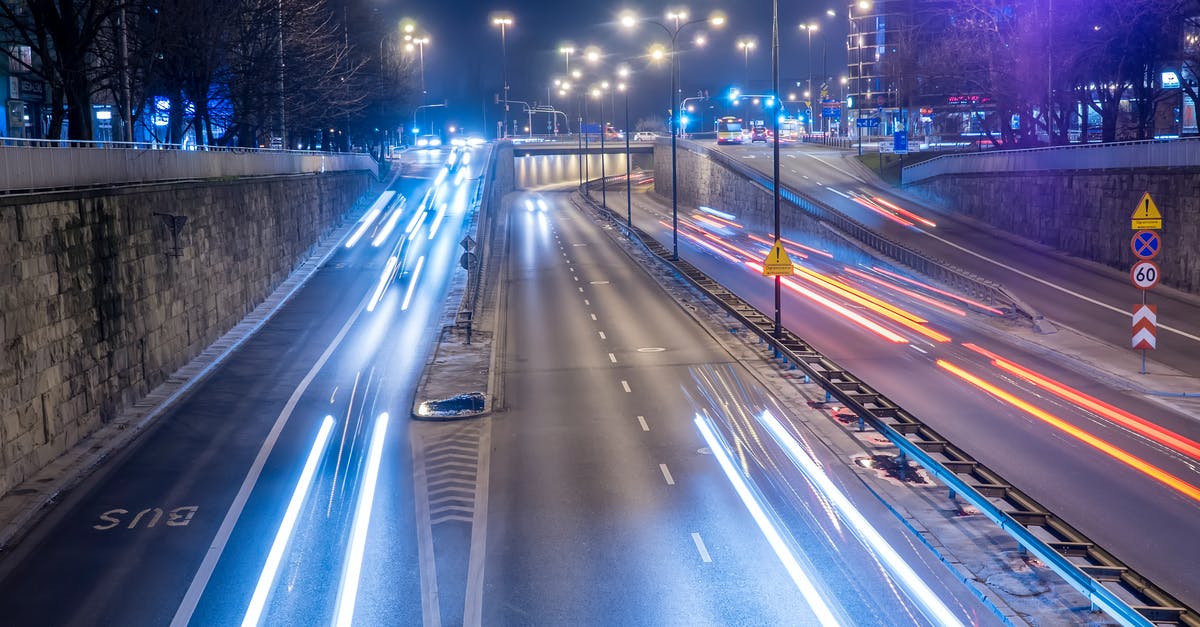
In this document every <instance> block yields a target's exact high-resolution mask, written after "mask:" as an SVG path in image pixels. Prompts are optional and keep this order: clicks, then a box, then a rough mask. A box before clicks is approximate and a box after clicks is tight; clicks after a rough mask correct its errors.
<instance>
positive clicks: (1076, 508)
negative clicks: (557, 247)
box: [609, 153, 1200, 606]
mask: <svg viewBox="0 0 1200 627" xmlns="http://www.w3.org/2000/svg"><path fill="white" fill-rule="evenodd" d="M794 154H796V155H797V156H795V157H785V159H787V162H788V163H789V169H792V168H794V169H795V170H796V172H795V176H796V178H797V179H799V181H800V182H801V183H802V184H803V185H810V186H816V185H817V182H818V181H819V182H820V183H821V187H822V188H832V189H833V190H837V191H836V192H835V191H832V190H830V189H826V192H827V193H828V194H829V195H830V196H833V197H835V198H839V199H841V196H840V195H839V194H847V195H849V193H850V192H851V191H852V189H849V188H848V189H844V190H843V189H838V185H837V184H835V181H834V180H832V176H831V175H829V174H828V173H825V174H818V171H817V170H816V169H813V168H812V167H811V166H806V164H809V163H822V162H823V161H824V160H826V159H831V158H832V159H836V157H832V156H822V155H819V154H818V155H817V156H815V157H812V156H807V155H805V154H803V153H794ZM826 154H828V153H826ZM793 162H794V165H791V164H792V163H793ZM843 176H846V175H843ZM804 177H808V178H807V179H806V178H804ZM818 177H820V178H819V179H818ZM826 179H830V180H826ZM805 181H811V183H805ZM798 186H802V185H798ZM856 186H861V183H858V182H857V181H856ZM869 193H870V194H872V195H877V194H878V192H877V191H874V190H871V191H870V192H869ZM623 200H624V198H623V195H622V194H610V195H609V204H610V205H613V206H615V207H616V210H617V212H618V213H619V214H621V215H624V211H625V209H624V203H623ZM843 200H844V199H843ZM850 202H853V201H850ZM635 209H636V210H635V212H634V222H635V224H636V225H637V226H639V227H641V228H643V229H645V230H647V231H648V232H651V233H653V234H654V235H655V237H657V238H658V239H659V240H660V241H662V242H663V243H664V244H667V245H669V242H670V238H671V231H670V219H671V218H670V213H671V209H670V205H669V201H663V200H662V199H660V198H658V197H656V196H654V195H653V194H639V195H637V196H635ZM715 209H717V210H718V211H719V210H720V209H721V208H715ZM912 211H914V212H916V213H917V214H918V215H923V217H926V218H936V216H934V215H933V214H930V213H925V212H923V211H922V210H921V209H920V208H917V207H914V208H913V209H912ZM682 215H683V220H682V231H681V237H680V254H681V256H682V257H684V258H685V259H687V260H688V261H691V262H692V263H693V264H695V265H697V266H698V267H700V268H701V269H702V270H703V271H705V272H706V273H707V274H708V275H709V276H711V277H713V278H714V279H716V280H718V281H719V282H721V283H722V284H724V285H726V286H727V287H729V288H731V289H733V290H734V291H735V292H737V293H738V294H739V295H741V296H742V297H743V298H745V299H747V300H748V301H750V302H751V303H753V304H754V305H755V306H757V307H758V308H759V309H760V310H761V311H766V312H770V311H772V309H773V291H772V284H771V282H770V281H769V280H767V279H764V278H762V277H761V275H760V267H759V266H758V264H760V263H762V259H763V257H765V254H766V252H767V249H768V244H769V240H767V239H765V238H766V237H768V236H767V231H766V230H764V225H761V224H759V225H751V224H741V223H739V222H738V220H741V219H742V218H743V216H737V215H732V214H727V215H720V214H714V213H703V212H697V211H695V210H694V209H693V210H690V211H685V212H682ZM864 220H865V218H864ZM784 236H785V238H788V239H790V240H791V243H789V244H788V247H789V249H790V250H791V251H792V254H793V258H794V259H796V260H797V261H798V262H799V265H800V271H799V272H798V275H797V277H795V278H793V279H791V280H788V281H785V289H784V290H783V292H784V305H783V315H784V324H785V326H787V327H788V328H789V329H791V330H792V331H794V332H796V333H797V334H798V335H799V336H801V337H803V338H805V339H806V340H808V341H809V342H810V343H811V344H812V345H813V346H814V347H816V348H817V349H818V350H820V351H821V352H822V353H824V354H826V355H828V356H829V357H831V358H833V359H834V360H835V361H836V362H838V363H839V364H840V365H842V366H843V367H845V368H847V369H848V370H850V371H851V372H854V373H855V374H856V375H858V376H859V377H862V378H863V379H865V380H866V381H867V382H868V383H870V384H871V385H872V386H873V387H875V388H876V389H878V390H880V391H881V392H883V393H884V394H886V395H887V396H888V397H889V398H891V399H892V400H893V401H895V402H897V403H898V404H899V405H901V406H902V407H904V408H905V409H907V410H908V411H910V412H912V413H913V414H915V415H916V416H917V417H918V418H920V419H921V420H923V421H925V422H926V423H928V424H929V425H931V426H932V427H933V428H935V429H937V430H938V431H939V432H940V433H941V434H942V435H944V436H946V437H947V438H948V439H949V440H950V441H951V442H954V443H955V444H957V445H959V446H961V447H963V448H964V449H966V450H967V451H968V452H969V453H971V454H972V455H974V456H975V457H976V458H977V459H979V460H980V461H982V462H983V463H985V464H987V465H988V466H990V467H992V468H994V469H996V470H997V471H999V472H1000V473H1001V474H1002V475H1003V476H1004V477H1005V478H1006V479H1008V480H1009V481H1011V482H1012V483H1013V484H1014V485H1016V486H1018V487H1019V488H1021V489H1022V490H1025V491H1026V492H1028V493H1030V494H1031V495H1033V496H1034V497H1035V498H1037V499H1038V500H1039V501H1041V502H1042V503H1043V505H1046V506H1047V507H1049V508H1050V509H1051V510H1052V511H1054V512H1055V513H1056V514H1059V515H1060V516H1062V517H1063V518H1065V519H1066V520H1067V521H1068V522H1070V523H1071V524H1074V525H1076V526H1077V527H1079V528H1080V529H1081V530H1083V531H1084V532H1085V533H1087V534H1088V535H1089V536H1091V537H1092V539H1094V540H1096V541H1097V542H1099V543H1100V544H1101V545H1102V546H1105V547H1106V548H1108V549H1110V550H1112V551H1114V552H1115V553H1116V554H1117V556H1118V557H1120V558H1121V559H1123V560H1125V561H1126V562H1127V563H1128V564H1130V565H1131V566H1133V567H1135V568H1136V569H1138V570H1139V572H1141V573H1143V574H1144V575H1147V576H1148V577H1150V578H1151V579H1152V580H1153V581H1155V582H1156V583H1158V584H1159V585H1162V586H1163V587H1165V588H1166V589H1167V590H1169V591H1170V592H1172V593H1173V594H1176V595H1178V596H1179V597H1180V598H1181V599H1182V600H1183V601H1185V602H1187V603H1189V604H1190V605H1193V606H1194V605H1196V604H1198V603H1200V587H1198V586H1197V580H1196V578H1195V577H1194V576H1193V573H1194V571H1193V569H1192V565H1193V564H1195V563H1196V561H1197V560H1198V559H1200V545H1198V544H1196V543H1195V542H1192V541H1191V538H1192V537H1193V536H1194V534H1195V531H1196V526H1195V521H1196V520H1197V516H1198V515H1200V487H1198V486H1200V445H1197V441H1198V440H1200V427H1198V425H1197V423H1196V422H1195V419H1194V417H1192V416H1189V415H1187V414H1186V413H1182V412H1176V411H1172V410H1170V409H1167V408H1164V406H1162V405H1160V404H1158V403H1155V402H1152V401H1151V400H1148V399H1146V398H1143V397H1139V396H1133V395H1129V394H1126V393H1123V392H1120V391H1116V390H1113V389H1110V388H1107V387H1105V386H1103V385H1101V384H1098V383H1097V382H1095V381H1093V380H1090V379H1088V378H1086V377H1083V376H1081V375H1078V374H1075V373H1074V372H1072V371H1070V370H1067V369H1065V368H1063V367H1062V366H1061V364H1060V363H1059V362H1057V361H1053V360H1049V359H1047V358H1046V357H1044V356H1043V355H1044V353H1042V352H1032V351H1029V350H1026V349H1024V348H1021V347H1020V346H1018V345H1014V344H1009V343H1008V342H1005V341H1003V340H1002V339H1000V338H997V334H996V333H995V332H984V329H985V328H987V327H985V326H984V325H987V323H988V317H989V316H991V315H992V314H989V313H987V312H986V311H985V310H983V309H981V308H980V307H978V306H974V305H970V304H968V303H964V302H961V301H959V300H956V299H954V298H949V297H946V296H944V295H942V294H939V293H938V292H937V291H935V290H934V289H930V287H926V286H922V285H920V284H919V283H921V282H922V281H921V279H920V277H911V276H907V275H906V273H904V272H903V271H901V270H899V269H897V268H890V267H888V266H886V265H884V264H872V265H870V266H856V265H854V264H853V263H851V264H847V263H846V262H844V261H843V259H849V258H853V257H854V255H853V254H851V251H849V250H847V249H846V248H844V246H845V244H844V242H837V241H814V240H812V239H810V238H806V237H805V236H803V235H802V234H798V233H788V232H785V233H784ZM805 247H807V248H805ZM913 281H917V283H914V282H913Z"/></svg>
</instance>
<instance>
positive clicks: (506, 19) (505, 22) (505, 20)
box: [492, 15, 513, 139]
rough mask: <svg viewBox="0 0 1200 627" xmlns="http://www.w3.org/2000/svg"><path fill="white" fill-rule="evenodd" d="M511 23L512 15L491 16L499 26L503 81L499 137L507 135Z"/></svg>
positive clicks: (493, 21) (501, 75)
mask: <svg viewBox="0 0 1200 627" xmlns="http://www.w3.org/2000/svg"><path fill="white" fill-rule="evenodd" d="M512 23H513V19H512V17H510V16H507V15H498V16H496V17H493V18H492V25H493V26H499V27H500V80H501V81H503V82H504V114H503V116H504V123H503V124H502V126H501V128H502V131H501V134H500V139H503V138H504V137H507V136H508V43H507V40H506V34H507V32H508V27H509V26H512Z"/></svg>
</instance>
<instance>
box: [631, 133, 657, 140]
mask: <svg viewBox="0 0 1200 627" xmlns="http://www.w3.org/2000/svg"><path fill="white" fill-rule="evenodd" d="M656 139H658V135H655V134H654V132H652V131H638V132H636V133H634V134H633V141H635V142H652V141H654V140H656Z"/></svg>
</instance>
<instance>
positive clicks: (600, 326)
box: [482, 193, 990, 625]
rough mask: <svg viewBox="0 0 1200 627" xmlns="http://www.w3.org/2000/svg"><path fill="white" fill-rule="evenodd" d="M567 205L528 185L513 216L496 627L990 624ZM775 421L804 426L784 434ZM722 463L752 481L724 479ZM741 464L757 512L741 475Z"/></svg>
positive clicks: (594, 224)
mask: <svg viewBox="0 0 1200 627" xmlns="http://www.w3.org/2000/svg"><path fill="white" fill-rule="evenodd" d="M566 198H567V197H566V194H563V193H545V194H537V193H526V194H523V195H522V196H521V197H520V198H519V199H518V200H517V201H516V202H515V203H514V204H515V206H516V208H517V211H516V212H515V213H514V214H513V215H511V216H510V220H511V222H510V238H511V242H510V253H509V259H508V268H507V271H506V276H507V277H508V278H507V299H508V303H509V305H508V310H507V318H508V324H507V341H506V342H505V344H506V345H507V346H508V349H507V351H506V358H505V360H504V377H505V384H504V386H503V387H504V390H505V404H506V406H507V411H506V412H505V413H504V414H503V415H502V417H497V418H496V419H495V422H494V424H493V433H492V444H493V449H494V452H493V453H492V460H491V475H490V494H491V496H490V504H489V514H488V517H487V521H488V522H487V524H488V533H487V547H488V549H487V564H486V575H485V577H484V579H483V581H484V594H483V613H482V616H483V623H484V624H496V625H499V624H564V623H572V624H692V625H697V624H817V623H824V624H829V623H827V622H826V621H827V620H836V621H838V622H841V623H843V624H888V623H893V624H894V623H899V622H903V623H910V622H912V623H916V624H922V623H939V622H942V621H953V620H958V621H962V622H964V623H966V622H973V621H980V620H982V621H983V622H985V623H986V622H989V620H990V619H989V617H988V614H987V611H986V610H984V609H982V607H981V606H979V604H978V602H977V601H976V600H975V599H974V597H973V596H971V595H970V594H969V593H968V592H967V590H966V589H965V588H964V587H962V586H961V585H960V584H958V583H957V582H956V581H954V579H953V577H952V576H950V573H949V571H948V570H946V569H945V568H944V567H943V566H941V565H940V564H938V563H937V562H936V561H935V560H933V559H932V556H931V555H929V554H927V553H926V552H925V551H924V550H921V549H916V548H914V547H915V546H916V545H918V542H916V541H915V540H914V539H913V538H912V537H911V536H910V535H909V534H908V532H907V531H903V530H901V529H899V528H898V527H899V525H898V521H897V520H896V519H895V518H894V517H893V516H892V515H891V514H890V513H888V512H887V511H886V510H885V509H884V508H882V507H881V506H880V504H879V503H878V501H877V500H876V499H875V498H874V497H873V496H871V495H869V494H868V493H867V492H866V491H865V490H864V489H863V486H862V484H861V483H860V482H859V481H858V480H857V479H855V478H854V477H853V473H851V472H850V471H849V470H848V469H847V468H846V467H845V465H844V460H838V459H836V457H835V456H832V455H830V454H829V453H828V451H825V452H824V453H822V452H821V451H823V450H824V449H823V447H820V446H815V447H814V446H811V445H810V443H808V442H807V440H806V444H805V445H804V449H805V450H806V452H805V453H803V455H804V456H806V459H810V460H811V458H809V457H807V456H808V455H810V454H811V455H816V462H817V463H818V464H820V465H821V466H822V468H824V471H823V472H828V473H829V476H830V477H831V478H832V481H831V483H832V484H836V485H837V488H838V489H839V490H841V491H844V493H845V494H847V495H848V498H849V500H850V501H852V502H853V503H854V504H855V505H857V506H858V507H861V508H862V511H863V512H865V516H866V517H868V518H869V519H870V520H871V523H872V524H873V525H875V528H877V529H878V530H879V532H880V533H881V534H882V536H883V537H885V538H887V542H888V543H890V544H888V546H891V547H895V550H896V551H897V552H898V554H899V555H900V556H901V557H900V558H899V560H898V561H899V562H902V563H903V564H905V565H907V567H911V568H912V571H911V572H912V573H913V575H914V577H915V578H914V579H911V580H910V579H906V578H905V577H904V575H902V574H897V573H895V572H893V571H892V570H891V563H890V562H888V561H887V558H886V557H884V556H883V554H884V553H887V552H888V551H889V549H887V548H880V547H874V546H870V545H867V544H866V543H865V542H862V541H859V540H857V539H856V538H855V534H857V533H858V531H857V530H856V527H855V526H854V524H853V523H852V522H850V520H849V518H848V517H847V516H844V515H842V513H841V512H840V511H835V510H836V509H837V508H836V505H831V503H834V502H835V500H836V497H832V496H830V495H828V494H825V493H823V492H822V490H821V489H820V488H819V486H820V485H821V483H820V480H819V479H808V478H806V475H805V474H804V473H803V472H802V471H801V470H800V468H799V467H798V465H797V463H796V462H793V461H792V460H790V459H789V458H788V457H787V455H786V454H785V453H784V452H783V446H784V445H783V444H781V443H780V441H779V440H778V439H776V438H777V437H783V438H784V439H789V438H807V436H806V435H805V434H804V433H803V432H798V431H796V430H795V429H794V428H793V427H792V426H791V424H792V420H793V419H794V417H795V415H796V414H795V413H794V411H798V410H795V409H785V408H782V407H781V406H780V405H779V403H778V402H777V401H775V400H774V399H773V398H772V396H771V395H770V393H769V392H768V391H766V390H765V389H763V387H762V386H761V384H759V383H758V382H757V381H756V380H755V379H754V378H753V377H752V376H750V375H749V374H748V373H747V372H746V371H745V370H744V368H743V367H742V366H741V365H740V364H738V363H736V362H734V361H733V360H732V358H731V356H730V354H729V353H728V352H727V351H726V350H724V349H723V348H722V347H721V345H720V344H718V343H717V341H716V340H715V339H714V337H713V336H711V335H708V334H707V332H706V331H705V329H704V328H703V327H701V326H699V325H698V324H697V322H696V321H695V320H693V319H692V318H691V316H690V315H689V314H688V313H687V312H686V311H685V310H684V309H683V308H681V307H680V306H679V305H677V304H675V303H674V302H673V301H670V300H668V299H667V298H666V297H665V294H664V292H663V290H662V288H661V287H660V286H659V285H658V284H657V283H656V282H655V280H654V279H653V278H652V277H651V276H650V275H649V274H647V273H646V272H644V271H643V270H642V269H640V268H638V267H636V265H635V264H634V263H633V262H632V260H631V259H630V258H629V257H628V256H627V255H626V254H625V253H624V252H622V251H621V249H620V248H619V247H618V246H617V245H616V244H615V243H614V242H613V241H612V239H611V237H610V235H609V234H606V232H605V230H606V229H608V228H609V226H608V225H607V224H606V223H605V222H604V221H597V220H593V219H592V216H590V215H589V214H586V213H582V212H580V211H579V210H577V209H574V208H573V207H572V205H571V204H570V203H568V202H567V201H566ZM526 206H527V207H528V210H525V209H523V207H526ZM765 411H770V412H773V413H774V415H776V416H778V417H779V419H780V420H781V421H782V422H783V424H786V425H788V427H787V429H786V431H787V435H784V436H775V435H773V434H772V432H771V431H770V430H769V429H768V427H767V426H766V425H767V423H766V422H764V420H766V419H764V417H763V415H762V414H763V412H765ZM696 416H700V417H701V418H700V419H699V420H697V419H696ZM707 429H711V430H712V431H713V432H714V433H715V434H716V435H715V436H710V438H709V439H706V436H705V431H706V430H707ZM807 451H812V452H811V453H809V452H807ZM723 462H724V463H726V464H729V470H732V469H733V468H734V467H737V468H738V469H739V470H738V471H736V472H734V473H733V474H732V475H726V473H725V472H724V471H723V469H722V463H723ZM810 463H811V461H810ZM743 473H744V476H746V477H748V478H749V487H748V488H746V489H747V491H748V492H749V493H752V496H750V497H749V498H750V501H749V504H748V503H747V502H743V501H742V500H741V499H740V498H739V494H738V492H737V490H736V489H735V487H734V484H732V483H731V477H732V478H737V479H738V480H741V478H742V477H743ZM754 507H761V508H763V510H764V511H765V514H763V516H764V518H765V519H766V520H767V522H766V524H767V525H769V526H770V528H771V530H773V532H774V533H777V534H779V536H778V538H777V542H778V544H777V545H773V544H772V542H771V541H770V540H769V539H768V538H770V537H771V536H770V534H771V533H772V531H767V532H760V531H759V529H760V528H759V521H757V520H756V518H755V516H754V515H753V513H752V509H753V508H754ZM900 570H903V569H900ZM913 581H920V582H922V583H921V584H919V585H916V586H911V587H910V584H911V583H912V582H913ZM947 581H949V582H950V583H947ZM924 586H928V589H926V588H924Z"/></svg>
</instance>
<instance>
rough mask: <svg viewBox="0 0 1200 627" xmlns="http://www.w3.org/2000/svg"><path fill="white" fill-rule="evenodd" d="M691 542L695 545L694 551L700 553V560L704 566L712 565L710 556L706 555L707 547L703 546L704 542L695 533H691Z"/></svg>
mask: <svg viewBox="0 0 1200 627" xmlns="http://www.w3.org/2000/svg"><path fill="white" fill-rule="evenodd" d="M692 542H695V543H696V550H697V551H700V559H701V560H703V561H704V563H705V564H710V563H712V556H711V555H709V554H708V547H706V546H704V540H703V539H702V538H701V537H700V534H698V533H696V532H695V531H693V532H692Z"/></svg>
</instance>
